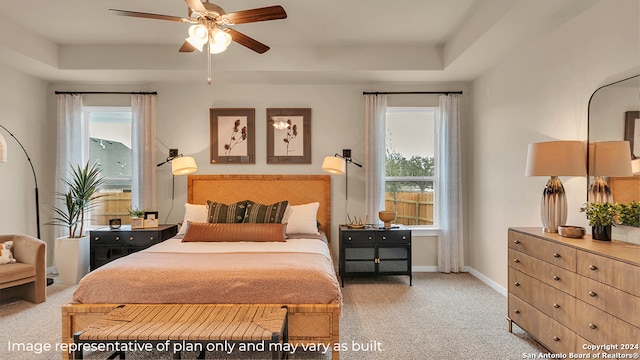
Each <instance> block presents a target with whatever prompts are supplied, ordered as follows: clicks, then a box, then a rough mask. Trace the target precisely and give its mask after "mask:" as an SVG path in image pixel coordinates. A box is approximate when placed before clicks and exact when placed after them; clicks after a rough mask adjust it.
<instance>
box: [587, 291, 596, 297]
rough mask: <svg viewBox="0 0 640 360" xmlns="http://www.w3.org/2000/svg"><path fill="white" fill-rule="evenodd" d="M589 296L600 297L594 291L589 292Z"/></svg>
mask: <svg viewBox="0 0 640 360" xmlns="http://www.w3.org/2000/svg"><path fill="white" fill-rule="evenodd" d="M589 296H591V297H596V296H598V294H597V293H595V292H593V291H589Z"/></svg>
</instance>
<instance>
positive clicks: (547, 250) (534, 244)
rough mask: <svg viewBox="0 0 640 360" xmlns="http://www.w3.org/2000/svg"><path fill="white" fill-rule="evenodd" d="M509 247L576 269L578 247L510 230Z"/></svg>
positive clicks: (571, 269) (566, 267) (554, 263)
mask: <svg viewBox="0 0 640 360" xmlns="http://www.w3.org/2000/svg"><path fill="white" fill-rule="evenodd" d="M509 248H511V249H514V250H517V251H520V252H521V253H524V254H527V255H531V256H533V257H535V258H538V259H540V260H544V261H546V262H548V263H551V264H553V265H556V266H560V267H562V268H565V269H567V270H570V271H576V249H574V248H572V247H569V246H564V245H562V244H558V243H554V242H552V241H548V240H544V239H540V238H537V237H535V236H531V235H526V234H522V233H519V232H515V231H510V232H509Z"/></svg>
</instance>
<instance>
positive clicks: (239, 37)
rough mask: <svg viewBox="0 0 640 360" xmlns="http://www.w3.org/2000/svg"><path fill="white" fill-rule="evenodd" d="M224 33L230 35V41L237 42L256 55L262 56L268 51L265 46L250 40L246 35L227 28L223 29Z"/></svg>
mask: <svg viewBox="0 0 640 360" xmlns="http://www.w3.org/2000/svg"><path fill="white" fill-rule="evenodd" d="M224 31H226V32H228V33H229V35H231V39H232V40H233V41H235V42H237V43H238V44H240V45H242V46H245V47H248V48H249V49H251V50H253V51H255V52H257V53H258V54H264V53H265V52H267V51H268V50H269V49H270V48H269V47H268V46H267V45H265V44H263V43H261V42H259V41H258V40H255V39H253V38H250V37H248V36H247V35H245V34H243V33H241V32H239V31H237V30H234V29H229V28H227V29H224Z"/></svg>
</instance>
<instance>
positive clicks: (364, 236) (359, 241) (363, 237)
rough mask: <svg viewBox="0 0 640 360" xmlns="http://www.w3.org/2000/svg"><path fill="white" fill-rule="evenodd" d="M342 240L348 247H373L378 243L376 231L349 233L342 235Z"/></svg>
mask: <svg viewBox="0 0 640 360" xmlns="http://www.w3.org/2000/svg"><path fill="white" fill-rule="evenodd" d="M342 240H343V241H344V244H345V245H346V246H349V245H350V244H356V245H371V246H373V245H375V243H376V233H375V231H349V232H348V233H345V234H342Z"/></svg>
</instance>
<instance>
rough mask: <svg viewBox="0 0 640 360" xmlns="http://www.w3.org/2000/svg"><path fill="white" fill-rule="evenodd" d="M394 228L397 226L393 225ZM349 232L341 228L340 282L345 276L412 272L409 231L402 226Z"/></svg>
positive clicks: (344, 227)
mask: <svg viewBox="0 0 640 360" xmlns="http://www.w3.org/2000/svg"><path fill="white" fill-rule="evenodd" d="M394 226H396V225H394ZM397 226H398V227H397V228H395V227H394V228H392V229H379V228H374V227H366V228H364V229H350V228H349V227H348V226H346V225H340V279H341V281H342V286H344V277H345V276H378V275H408V276H409V285H412V273H411V230H409V229H408V228H407V227H406V226H404V225H397Z"/></svg>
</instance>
